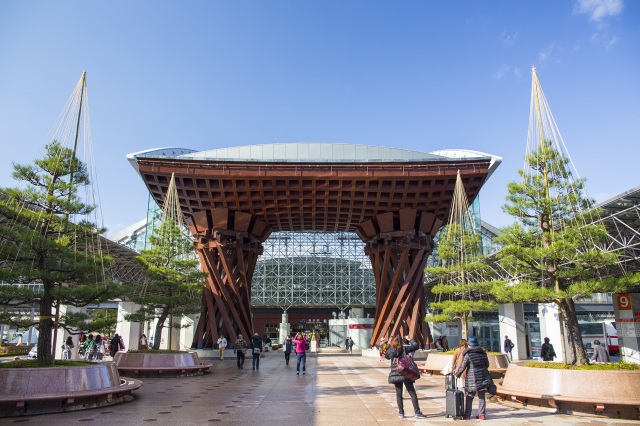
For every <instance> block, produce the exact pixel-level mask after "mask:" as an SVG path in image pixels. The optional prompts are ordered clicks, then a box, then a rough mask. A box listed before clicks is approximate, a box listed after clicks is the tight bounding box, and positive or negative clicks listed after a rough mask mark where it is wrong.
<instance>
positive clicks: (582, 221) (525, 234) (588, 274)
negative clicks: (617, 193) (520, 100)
mask: <svg viewBox="0 0 640 426" xmlns="http://www.w3.org/2000/svg"><path fill="white" fill-rule="evenodd" d="M526 160H527V164H529V165H530V166H531V168H532V170H529V171H525V170H520V171H519V173H520V176H522V178H523V179H522V182H521V183H515V182H512V183H510V184H509V187H508V190H509V193H508V196H507V204H506V205H505V206H504V207H503V209H504V211H505V212H507V213H509V214H511V215H513V216H515V217H516V218H517V219H518V220H519V222H517V223H515V224H514V225H512V226H510V227H507V228H504V229H503V230H502V232H501V234H500V236H498V237H497V238H496V241H497V242H498V243H500V244H502V245H503V246H504V247H503V248H502V250H501V251H500V252H498V254H497V256H498V259H499V261H500V265H501V266H502V267H503V268H504V269H505V270H507V271H508V272H510V273H511V274H512V275H513V276H518V277H525V278H523V279H521V280H520V281H519V282H510V283H502V284H503V285H504V286H506V287H509V288H507V289H506V290H502V289H500V288H499V285H498V286H494V292H493V294H494V295H495V296H496V299H497V300H499V301H502V302H520V301H525V300H527V301H535V302H549V301H553V300H558V299H562V298H566V297H569V298H572V299H573V300H576V299H579V298H581V297H585V296H589V295H590V294H591V293H592V292H593V291H594V290H598V291H607V292H609V291H614V290H619V289H621V288H622V286H621V285H619V284H620V283H619V282H616V280H613V279H605V280H602V279H601V278H602V277H605V276H606V274H605V273H604V271H606V269H607V268H609V267H611V266H613V265H615V263H616V261H617V255H616V254H615V253H607V252H605V251H604V250H602V249H600V248H599V247H602V246H604V244H605V243H606V238H607V232H606V229H605V228H604V226H603V225H602V224H601V223H596V224H593V223H591V221H592V220H593V219H594V218H596V217H598V215H599V212H598V211H597V210H588V211H587V212H586V213H581V211H585V210H587V209H588V208H589V207H590V206H591V205H592V204H593V202H592V200H590V199H588V198H586V197H584V196H583V192H584V180H583V179H575V180H572V179H571V178H572V176H571V172H570V171H569V168H568V162H569V160H568V159H567V158H564V157H563V156H562V155H560V153H558V151H557V150H556V149H554V148H553V147H552V146H551V144H550V143H549V142H548V141H544V142H543V143H542V144H541V145H540V147H539V149H538V150H537V151H536V152H534V153H532V154H530V155H529V156H527V159H526ZM531 171H533V172H535V173H531ZM596 281H597V282H599V284H597V285H595V286H594V284H595V283H596ZM534 283H535V284H534ZM587 283H588V285H587Z"/></svg>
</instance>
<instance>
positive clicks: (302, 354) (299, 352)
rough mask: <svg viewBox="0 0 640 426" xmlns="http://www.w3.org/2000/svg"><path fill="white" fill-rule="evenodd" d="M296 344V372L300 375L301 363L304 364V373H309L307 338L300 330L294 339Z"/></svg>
mask: <svg viewBox="0 0 640 426" xmlns="http://www.w3.org/2000/svg"><path fill="white" fill-rule="evenodd" d="M293 343H295V345H296V374H297V375H298V376H299V375H300V364H302V375H303V376H304V375H305V374H307V348H306V346H307V338H306V337H304V335H303V334H302V333H300V332H298V334H296V337H295V338H294V339H293Z"/></svg>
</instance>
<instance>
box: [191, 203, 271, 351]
mask: <svg viewBox="0 0 640 426" xmlns="http://www.w3.org/2000/svg"><path fill="white" fill-rule="evenodd" d="M187 224H188V226H189V229H190V230H191V232H192V233H193V235H194V245H195V246H196V251H197V253H198V256H199V257H200V264H201V265H202V268H203V270H205V271H207V272H208V273H209V276H208V277H207V285H206V286H205V287H204V289H203V295H202V311H201V315H200V319H199V322H198V325H197V327H196V330H197V333H196V334H195V335H194V338H193V344H192V347H194V348H206V347H212V346H213V344H214V343H215V342H217V340H218V337H220V336H225V337H226V338H227V339H230V340H232V341H235V340H236V339H237V338H238V334H242V335H243V336H245V337H249V336H251V335H252V334H253V320H252V317H251V303H250V302H251V278H252V277H253V272H254V270H255V265H256V262H257V260H258V256H259V255H260V254H262V242H263V241H264V240H265V239H266V238H267V236H268V235H269V233H270V227H269V226H267V225H266V224H265V223H264V222H263V221H261V220H259V219H257V218H255V217H253V216H251V215H247V214H246V213H241V212H234V211H231V210H228V209H223V208H221V209H211V210H209V211H205V212H199V214H197V215H194V216H193V217H191V218H189V219H188V220H187Z"/></svg>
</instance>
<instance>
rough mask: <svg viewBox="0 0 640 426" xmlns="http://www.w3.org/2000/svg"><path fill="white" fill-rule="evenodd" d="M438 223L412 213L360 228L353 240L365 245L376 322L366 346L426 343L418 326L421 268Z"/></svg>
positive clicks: (423, 326) (387, 216) (425, 330)
mask: <svg viewBox="0 0 640 426" xmlns="http://www.w3.org/2000/svg"><path fill="white" fill-rule="evenodd" d="M442 223H443V222H442V220H440V219H438V218H437V217H436V216H435V215H434V214H431V213H419V212H417V211H416V210H414V209H402V210H400V211H399V212H393V213H383V214H379V215H377V216H375V217H373V218H371V219H370V220H366V221H364V222H362V223H361V224H360V225H359V226H358V229H357V230H356V232H357V234H358V235H359V236H360V238H361V239H362V241H364V243H365V253H366V254H367V255H368V256H369V258H370V259H371V265H372V267H373V273H374V275H375V279H376V317H375V324H374V328H373V335H372V337H371V341H370V342H369V344H370V346H374V345H378V344H379V342H380V338H381V337H385V338H390V337H391V336H394V335H397V334H400V335H401V336H406V335H409V336H411V337H413V338H414V339H416V341H417V342H418V344H419V345H420V347H425V346H427V345H429V344H430V343H431V341H432V339H431V333H430V332H429V327H428V326H427V324H426V323H425V322H424V318H425V315H426V301H425V297H424V268H425V264H426V262H427V258H428V257H429V255H430V254H431V251H432V250H433V237H434V236H435V235H436V233H437V232H438V229H440V227H441V226H442Z"/></svg>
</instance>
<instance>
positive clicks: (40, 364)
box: [0, 359, 95, 368]
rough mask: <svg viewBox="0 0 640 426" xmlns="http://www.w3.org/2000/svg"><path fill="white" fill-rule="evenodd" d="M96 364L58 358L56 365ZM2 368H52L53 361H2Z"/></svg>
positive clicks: (84, 365) (81, 365) (83, 365)
mask: <svg viewBox="0 0 640 426" xmlns="http://www.w3.org/2000/svg"><path fill="white" fill-rule="evenodd" d="M89 365H95V364H94V363H92V362H87V361H69V360H57V361H56V365H55V366H54V367H57V368H58V367H87V366H89ZM0 368H51V362H49V361H40V360H37V359H21V360H18V361H7V362H0Z"/></svg>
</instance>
